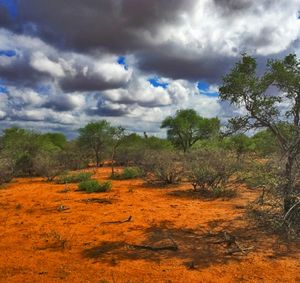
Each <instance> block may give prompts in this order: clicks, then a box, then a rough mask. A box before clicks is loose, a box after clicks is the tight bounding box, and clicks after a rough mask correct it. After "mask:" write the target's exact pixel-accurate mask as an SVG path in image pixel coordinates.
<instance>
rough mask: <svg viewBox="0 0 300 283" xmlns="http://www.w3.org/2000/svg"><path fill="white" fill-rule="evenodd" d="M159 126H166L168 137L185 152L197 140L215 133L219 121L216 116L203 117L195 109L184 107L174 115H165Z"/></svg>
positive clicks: (217, 129)
mask: <svg viewBox="0 0 300 283" xmlns="http://www.w3.org/2000/svg"><path fill="white" fill-rule="evenodd" d="M161 128H167V136H168V139H169V140H170V141H171V142H172V143H173V144H174V146H176V147H177V148H180V149H182V150H183V151H184V152H186V151H187V150H188V149H189V148H191V147H192V146H193V145H194V144H195V143H196V142H197V141H198V140H201V139H209V138H211V137H212V136H215V135H217V134H218V132H219V129H220V121H219V119H218V118H212V119H207V118H203V117H201V116H199V115H198V114H197V113H196V111H195V110H193V109H186V110H178V111H177V112H176V114H175V116H174V117H172V116H169V117H167V118H166V119H165V120H164V121H163V122H162V124H161Z"/></svg>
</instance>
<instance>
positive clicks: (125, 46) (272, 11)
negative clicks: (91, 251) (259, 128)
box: [0, 0, 300, 132]
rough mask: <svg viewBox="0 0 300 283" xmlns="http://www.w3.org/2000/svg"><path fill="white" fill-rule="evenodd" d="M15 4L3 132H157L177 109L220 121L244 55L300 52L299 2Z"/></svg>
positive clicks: (2, 37)
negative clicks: (119, 128)
mask: <svg viewBox="0 0 300 283" xmlns="http://www.w3.org/2000/svg"><path fill="white" fill-rule="evenodd" d="M16 3H17V8H16V11H17V13H14V14H13V15H11V13H9V12H8V11H7V10H6V8H5V7H4V6H3V5H1V4H0V51H1V50H5V52H11V53H10V54H12V56H0V92H1V93H0V103H1V104H0V120H1V121H2V122H1V123H2V125H10V123H13V122H14V121H16V122H19V123H21V124H22V125H26V123H27V125H33V124H34V123H35V125H38V126H37V127H38V128H43V127H49V128H51V129H54V128H56V129H62V130H64V131H68V132H69V131H73V130H74V129H76V127H80V126H82V124H84V123H86V122H88V121H90V120H93V119H108V120H110V121H111V122H113V123H115V124H120V123H121V124H124V126H128V127H129V128H130V129H131V130H135V131H144V130H147V131H151V132H156V131H159V123H160V121H161V120H162V119H164V118H165V117H166V116H167V115H171V114H173V113H174V112H175V111H176V110H177V109H181V108H194V109H196V110H197V111H198V113H199V114H201V115H203V116H205V117H214V116H219V117H220V118H222V119H223V120H224V119H226V118H227V117H228V116H230V115H231V111H232V110H233V109H231V108H230V107H229V106H228V105H227V104H226V103H223V102H222V103H221V102H220V101H219V100H218V97H217V93H218V85H219V84H220V83H221V78H222V76H223V75H224V74H225V73H227V72H228V71H229V70H230V68H232V66H233V64H234V63H235V62H236V61H237V59H238V58H239V56H240V53H242V52H248V53H250V54H252V55H254V56H255V57H257V58H258V61H259V62H263V61H265V60H266V58H267V57H268V56H272V57H282V56H284V55H285V54H287V53H288V52H296V53H297V54H300V53H299V52H300V51H299V50H300V49H299V42H300V20H299V19H298V10H299V8H300V0H290V1H284V0H278V1H270V0H261V1H251V0H240V1H234V0H186V1H182V0H152V1H148V0H130V1H127V0H86V1H81V0H65V1H59V0H52V1H46V0H24V1H16ZM3 52H4V51H3ZM3 52H2V53H3ZM2 53H1V52H0V54H2ZM120 58H122V60H120ZM153 77H157V78H159V79H160V80H161V81H162V82H163V84H157V85H154V84H153V83H151V80H149V79H150V78H153ZM199 81H205V82H206V83H207V84H208V86H207V88H206V89H199V88H198V85H197V83H198V82H199ZM4 89H5V91H3V90H4ZM68 129H69V130H68Z"/></svg>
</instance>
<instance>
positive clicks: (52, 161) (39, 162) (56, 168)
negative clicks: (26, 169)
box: [33, 152, 63, 181]
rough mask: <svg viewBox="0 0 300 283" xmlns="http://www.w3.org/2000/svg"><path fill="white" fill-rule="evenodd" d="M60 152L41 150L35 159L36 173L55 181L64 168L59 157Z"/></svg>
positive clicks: (34, 167) (34, 168)
mask: <svg viewBox="0 0 300 283" xmlns="http://www.w3.org/2000/svg"><path fill="white" fill-rule="evenodd" d="M58 156H59V153H58V152H55V153H46V152H41V153H39V154H37V156H36V157H35V158H34V159H33V170H34V172H35V175H38V176H41V177H44V178H46V180H47V181H53V180H54V178H55V177H57V176H58V175H60V174H61V172H62V170H63V168H62V165H61V164H60V162H59V159H58Z"/></svg>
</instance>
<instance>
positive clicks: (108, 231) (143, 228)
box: [0, 168, 300, 283]
mask: <svg viewBox="0 0 300 283" xmlns="http://www.w3.org/2000/svg"><path fill="white" fill-rule="evenodd" d="M108 174H109V168H102V169H98V170H97V172H96V175H95V176H94V177H95V178H96V179H99V180H102V181H103V180H104V179H106V178H107V176H108ZM76 187H77V185H76V184H74V185H69V186H68V188H69V189H70V191H69V192H65V193H62V192H61V191H62V190H64V189H65V185H58V184H54V183H47V182H44V181H43V180H42V179H41V178H24V179H22V178H21V179H16V180H15V181H13V182H12V183H11V184H9V185H7V186H6V187H5V188H4V189H2V190H0V282H99V283H100V282H102V283H104V282H113V283H114V282H124V283H125V282H300V261H299V258H300V257H299V255H300V249H299V247H297V246H296V245H295V244H294V245H292V244H290V245H285V244H284V243H283V242H281V241H280V240H279V239H278V238H276V237H275V236H273V237H270V236H268V235H267V234H266V233H265V232H263V231H262V229H259V228H254V226H253V225H252V224H250V222H249V220H247V219H246V217H245V209H246V207H245V206H246V204H247V203H248V202H249V201H251V200H254V199H255V198H256V196H257V193H256V192H254V191H251V190H247V189H245V188H240V189H239V191H240V192H239V197H237V198H234V199H232V200H220V199H219V200H213V201H211V200H210V201H208V200H204V199H203V198H200V197H197V196H196V195H195V194H191V193H189V192H188V191H187V189H189V187H190V186H189V185H188V184H185V185H182V186H177V187H169V188H155V187H149V186H146V185H144V183H143V181H142V180H133V181H113V190H112V191H111V192H109V193H102V194H85V193H82V192H76V191H75V189H76ZM95 197H96V198H106V199H109V200H111V201H112V204H99V203H84V202H81V200H82V199H86V198H95ZM62 205H63V206H64V207H65V208H69V209H67V210H64V211H60V210H58V208H59V207H61V206H62ZM130 215H131V216H132V221H130V222H126V223H122V224H107V223H106V224H105V223H103V222H108V221H118V220H124V219H126V218H128V217H129V216H130ZM224 230H226V231H227V232H229V233H231V234H232V235H234V236H236V238H237V240H238V241H239V243H240V244H241V245H243V247H248V248H251V247H252V250H250V251H249V252H247V253H246V254H242V253H234V254H231V255H230V254H227V252H228V248H227V247H226V245H225V244H224V243H222V237H220V235H221V233H220V232H221V231H224ZM170 238H171V239H173V241H175V242H176V243H177V245H178V248H179V249H178V250H177V251H173V250H163V251H151V250H143V249H135V248H133V247H132V246H128V245H126V244H125V243H127V244H131V245H132V244H135V245H147V246H165V245H172V242H171V240H170Z"/></svg>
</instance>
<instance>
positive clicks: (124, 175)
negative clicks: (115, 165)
mask: <svg viewBox="0 0 300 283" xmlns="http://www.w3.org/2000/svg"><path fill="white" fill-rule="evenodd" d="M141 176H142V172H141V169H139V168H138V167H126V168H124V169H123V171H122V172H120V173H114V174H113V175H111V176H110V178H111V179H113V180H130V179H136V178H139V177H141Z"/></svg>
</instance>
